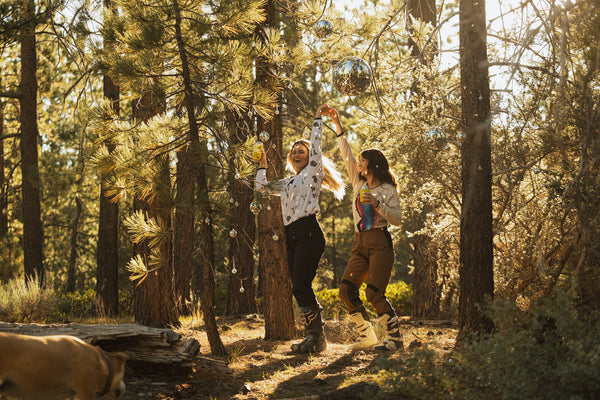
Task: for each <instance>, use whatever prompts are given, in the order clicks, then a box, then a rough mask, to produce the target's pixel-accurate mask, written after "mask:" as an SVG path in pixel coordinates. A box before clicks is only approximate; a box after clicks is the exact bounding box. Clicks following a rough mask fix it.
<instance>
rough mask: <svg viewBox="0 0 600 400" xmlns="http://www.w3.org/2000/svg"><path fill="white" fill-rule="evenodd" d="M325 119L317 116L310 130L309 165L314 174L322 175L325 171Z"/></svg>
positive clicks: (311, 172)
mask: <svg viewBox="0 0 600 400" xmlns="http://www.w3.org/2000/svg"><path fill="white" fill-rule="evenodd" d="M322 143H323V120H322V119H321V118H315V120H314V122H313V125H312V130H311V132H310V149H309V151H308V167H309V168H310V174H311V175H312V176H317V177H318V176H321V177H322V175H323V174H322V172H323V151H322Z"/></svg>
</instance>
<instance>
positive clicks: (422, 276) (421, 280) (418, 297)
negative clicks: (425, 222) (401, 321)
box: [412, 235, 440, 318]
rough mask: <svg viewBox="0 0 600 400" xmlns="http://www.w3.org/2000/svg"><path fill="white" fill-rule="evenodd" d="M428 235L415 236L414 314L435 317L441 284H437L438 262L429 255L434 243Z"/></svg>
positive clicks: (415, 315)
mask: <svg viewBox="0 0 600 400" xmlns="http://www.w3.org/2000/svg"><path fill="white" fill-rule="evenodd" d="M431 242H432V241H431V238H429V237H428V236H426V235H415V237H414V238H413V244H414V248H413V257H414V267H415V269H414V273H413V276H414V279H413V300H412V307H413V308H412V316H413V317H419V318H421V317H428V318H434V317H437V316H438V312H439V306H440V304H439V302H440V296H439V291H440V288H439V285H438V284H437V263H436V262H435V260H433V259H432V257H430V256H429V254H428V253H429V251H430V250H431V249H432V246H433V244H432V243H431Z"/></svg>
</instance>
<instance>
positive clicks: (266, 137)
mask: <svg viewBox="0 0 600 400" xmlns="http://www.w3.org/2000/svg"><path fill="white" fill-rule="evenodd" d="M269 137H270V136H269V132H267V131H262V132H261V133H259V134H258V139H259V140H260V141H261V142H263V143H264V142H266V141H268V140H269Z"/></svg>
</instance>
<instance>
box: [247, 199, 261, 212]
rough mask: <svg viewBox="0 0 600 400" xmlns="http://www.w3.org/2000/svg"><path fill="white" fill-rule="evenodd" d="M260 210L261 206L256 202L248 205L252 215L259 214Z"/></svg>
mask: <svg viewBox="0 0 600 400" xmlns="http://www.w3.org/2000/svg"><path fill="white" fill-rule="evenodd" d="M261 209H262V204H260V203H259V202H258V201H253V202H252V203H250V212H251V213H252V214H254V215H258V213H260V210H261Z"/></svg>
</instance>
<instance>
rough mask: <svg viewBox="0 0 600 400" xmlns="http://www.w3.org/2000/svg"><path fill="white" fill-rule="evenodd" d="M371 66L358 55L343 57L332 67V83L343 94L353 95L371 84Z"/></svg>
mask: <svg viewBox="0 0 600 400" xmlns="http://www.w3.org/2000/svg"><path fill="white" fill-rule="evenodd" d="M371 77H372V72H371V67H370V66H369V64H367V62H366V61H365V60H363V59H362V58H359V57H345V58H342V59H341V60H340V62H338V63H337V64H336V65H335V67H333V85H334V86H335V88H336V89H337V90H339V91H340V92H341V93H343V94H347V95H350V96H354V95H356V94H359V93H361V92H364V91H365V90H366V89H367V88H368V87H369V85H370V84H371Z"/></svg>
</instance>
